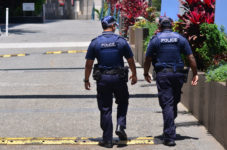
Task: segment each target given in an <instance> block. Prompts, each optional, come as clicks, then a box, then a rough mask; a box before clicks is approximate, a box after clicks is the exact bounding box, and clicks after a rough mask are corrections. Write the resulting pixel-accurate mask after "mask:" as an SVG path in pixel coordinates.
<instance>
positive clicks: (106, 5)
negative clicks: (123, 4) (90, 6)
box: [95, 2, 108, 19]
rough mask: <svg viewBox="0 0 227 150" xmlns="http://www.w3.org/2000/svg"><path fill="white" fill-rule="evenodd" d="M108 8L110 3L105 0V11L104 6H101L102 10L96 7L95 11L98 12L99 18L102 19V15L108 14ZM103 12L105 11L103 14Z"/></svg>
mask: <svg viewBox="0 0 227 150" xmlns="http://www.w3.org/2000/svg"><path fill="white" fill-rule="evenodd" d="M107 10H108V4H107V2H104V7H103V12H102V8H100V10H98V9H95V12H96V14H97V16H98V18H100V19H101V16H106V15H107ZM101 13H103V14H101Z"/></svg>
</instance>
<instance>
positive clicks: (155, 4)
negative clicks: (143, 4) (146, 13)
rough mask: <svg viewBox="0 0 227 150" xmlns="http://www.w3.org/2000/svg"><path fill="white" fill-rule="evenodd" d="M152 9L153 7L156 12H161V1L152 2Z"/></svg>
mask: <svg viewBox="0 0 227 150" xmlns="http://www.w3.org/2000/svg"><path fill="white" fill-rule="evenodd" d="M152 7H155V8H156V9H157V11H161V0H152Z"/></svg>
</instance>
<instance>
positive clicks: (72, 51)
mask: <svg viewBox="0 0 227 150" xmlns="http://www.w3.org/2000/svg"><path fill="white" fill-rule="evenodd" d="M86 52H87V50H67V51H48V52H45V53H44V54H63V53H68V54H73V53H86Z"/></svg>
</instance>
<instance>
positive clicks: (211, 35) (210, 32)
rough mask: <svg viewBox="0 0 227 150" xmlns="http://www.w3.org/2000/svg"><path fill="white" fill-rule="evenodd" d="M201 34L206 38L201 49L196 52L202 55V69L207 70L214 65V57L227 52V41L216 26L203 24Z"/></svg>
mask: <svg viewBox="0 0 227 150" xmlns="http://www.w3.org/2000/svg"><path fill="white" fill-rule="evenodd" d="M200 34H201V35H202V36H204V38H205V41H204V42H203V46H202V47H201V48H196V52H197V53H198V54H199V55H200V61H202V62H203V67H202V68H203V69H204V70H206V69H207V68H208V67H209V66H210V65H212V62H213V58H214V56H216V55H218V54H222V53H223V52H226V51H227V40H226V38H225V35H224V33H223V32H221V31H219V30H218V27H217V25H216V24H207V23H204V24H202V25H201V26H200Z"/></svg>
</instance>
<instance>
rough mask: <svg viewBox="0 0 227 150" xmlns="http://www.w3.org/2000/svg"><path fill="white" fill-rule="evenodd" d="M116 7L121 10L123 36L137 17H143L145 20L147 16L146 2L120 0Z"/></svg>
mask: <svg viewBox="0 0 227 150" xmlns="http://www.w3.org/2000/svg"><path fill="white" fill-rule="evenodd" d="M116 6H117V8H119V9H120V10H121V15H122V16H123V17H124V24H123V29H122V32H123V33H122V34H123V36H127V32H128V28H129V26H132V25H134V23H135V21H136V18H137V17H139V16H143V17H145V18H146V17H147V15H148V13H147V12H146V9H147V8H148V3H147V2H146V0H122V1H120V2H119V3H118V4H117V5H116Z"/></svg>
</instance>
